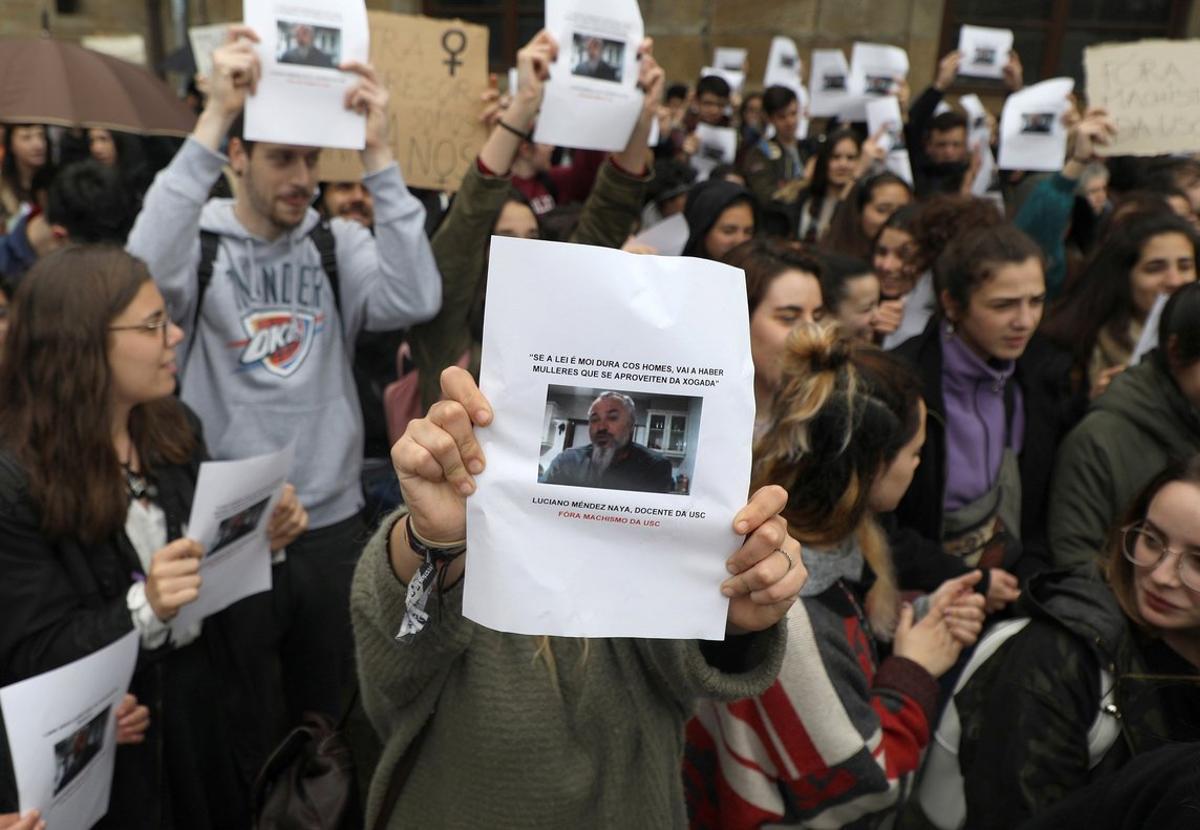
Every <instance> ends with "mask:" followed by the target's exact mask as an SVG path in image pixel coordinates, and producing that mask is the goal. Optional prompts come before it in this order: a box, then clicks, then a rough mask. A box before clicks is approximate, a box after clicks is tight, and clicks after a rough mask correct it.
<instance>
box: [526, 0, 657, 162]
mask: <svg viewBox="0 0 1200 830" xmlns="http://www.w3.org/2000/svg"><path fill="white" fill-rule="evenodd" d="M546 28H547V29H548V30H550V32H551V33H552V34H553V35H554V37H555V38H556V39H557V40H558V59H557V60H556V61H555V62H554V65H553V66H552V67H551V68H550V80H549V81H547V82H546V91H545V95H544V97H543V99H542V110H541V113H540V115H539V116H538V121H537V128H536V129H535V131H534V140H535V141H537V142H539V143H542V144H554V145H556V146H559V147H573V148H577V149H583V150H607V151H609V152H617V151H620V150H623V149H625V145H626V144H627V143H629V134H630V133H631V132H632V131H633V125H634V124H635V123H636V122H637V118H638V113H639V112H640V111H641V108H642V93H641V92H640V91H639V90H638V88H637V82H638V56H637V50H638V46H639V45H641V42H642V33H643V27H642V13H641V11H640V10H639V8H638V4H637V0H606V2H605V3H603V4H597V3H593V2H591V0H546Z"/></svg>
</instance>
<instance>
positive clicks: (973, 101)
mask: <svg viewBox="0 0 1200 830" xmlns="http://www.w3.org/2000/svg"><path fill="white" fill-rule="evenodd" d="M958 103H959V105H960V106H961V107H962V108H963V111H964V112H966V114H967V149H968V150H969V151H970V152H971V153H979V158H980V164H979V170H978V171H977V172H976V173H975V179H974V181H972V182H971V193H972V194H974V195H976V196H982V195H983V194H985V193H987V192H988V190H990V189H991V187H992V181H993V179H994V177H995V174H996V154H995V152H993V150H992V130H991V127H989V126H988V119H987V110H985V109H984V106H983V101H981V100H979V96H978V95H975V94H970V95H964V96H962V97H961V98H959V99H958Z"/></svg>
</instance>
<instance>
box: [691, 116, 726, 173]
mask: <svg viewBox="0 0 1200 830" xmlns="http://www.w3.org/2000/svg"><path fill="white" fill-rule="evenodd" d="M696 139H697V140H698V141H699V143H700V147H699V149H698V150H696V152H695V153H693V154H692V159H691V162H692V169H693V170H695V171H696V181H698V182H702V181H705V180H706V179H708V176H709V174H710V173H712V171H713V168H714V167H716V166H717V165H718V164H733V162H734V160H735V159H736V158H737V130H735V129H734V128H733V127H714V126H712V125H711V124H704V123H700V124H697V125H696Z"/></svg>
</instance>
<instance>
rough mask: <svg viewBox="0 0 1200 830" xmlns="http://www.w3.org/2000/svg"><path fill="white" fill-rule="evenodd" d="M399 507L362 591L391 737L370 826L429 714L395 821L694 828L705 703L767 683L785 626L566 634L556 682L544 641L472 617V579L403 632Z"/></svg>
mask: <svg viewBox="0 0 1200 830" xmlns="http://www.w3.org/2000/svg"><path fill="white" fill-rule="evenodd" d="M398 515H399V514H396V515H394V516H393V517H392V518H391V519H388V520H385V521H384V522H383V525H382V526H381V528H380V530H379V531H378V532H377V533H376V534H375V536H374V538H372V539H371V541H370V542H369V543H368V544H367V547H366V549H365V550H364V551H363V555H362V558H361V560H360V561H359V565H358V570H357V572H356V574H355V578H354V586H353V589H352V591H351V598H350V601H351V609H352V612H353V617H354V633H355V642H356V647H357V656H358V670H359V677H360V685H361V690H362V700H363V706H364V708H365V709H366V712H367V716H368V717H369V718H370V719H371V722H372V724H373V725H374V726H375V730H376V732H378V734H379V736H380V738H381V739H382V741H383V743H384V749H383V754H382V756H381V758H380V762H379V766H378V768H377V771H376V775H375V779H374V781H372V784H371V789H370V795H369V798H368V804H367V813H368V816H367V824H366V826H368V827H372V826H374V823H375V821H376V816H377V815H378V813H379V811H380V808H381V802H382V800H383V796H384V793H385V791H386V790H387V785H388V782H389V780H390V779H391V778H392V775H393V772H394V770H395V767H396V765H397V764H398V763H399V762H400V760H401V759H402V758H404V756H405V751H406V750H407V748H408V746H409V744H410V743H411V742H412V740H413V738H414V736H416V735H417V733H418V731H419V730H420V729H421V728H422V726H424V725H425V724H426V722H427V721H428V722H429V726H428V729H427V730H426V732H425V734H424V737H423V738H422V741H421V744H420V748H419V750H418V752H417V755H416V758H415V763H414V764H413V765H412V772H411V774H410V775H409V777H408V779H407V781H406V782H405V784H404V788H403V790H402V792H401V794H400V798H399V801H398V803H397V806H396V809H395V811H394V812H393V813H392V816H391V818H390V821H389V823H388V825H387V826H388V827H389V828H393V830H398V828H401V827H431V828H432V827H436V828H471V829H472V830H474V828H484V827H487V828H518V827H519V828H522V830H539V828H547V830H549V829H550V828H553V829H554V830H558V828H568V827H569V828H581V829H582V830H587V828H597V830H600V829H601V828H604V829H605V830H607V828H635V827H636V828H640V827H646V828H651V827H652V828H665V829H666V830H669V829H670V828H683V827H685V826H686V821H687V818H686V814H685V809H684V796H683V777H682V774H681V772H680V771H681V769H682V763H683V740H684V723H685V721H686V720H687V718H688V717H689V716H690V715H691V713H692V708H693V704H694V701H695V700H696V699H697V698H699V697H715V698H719V699H722V700H736V699H739V698H743V697H751V696H753V695H757V694H760V693H762V692H763V691H765V690H766V689H767V687H768V686H769V685H770V684H771V683H772V682H773V681H774V678H775V676H776V674H777V673H778V672H779V667H780V664H781V662H782V660H783V653H784V649H785V647H786V636H787V635H786V630H785V628H784V626H783V625H776V626H773V627H772V628H770V629H768V630H767V631H765V632H762V633H760V634H754V635H750V636H747V637H738V638H735V640H732V641H726V642H725V643H703V644H702V643H699V642H697V641H694V640H693V641H684V640H653V639H592V640H587V641H584V640H579V639H572V638H552V639H551V644H552V645H551V648H552V650H553V653H554V658H555V668H554V669H553V671H554V674H555V677H556V678H557V684H555V682H554V681H552V679H551V675H550V671H551V670H550V669H548V668H547V665H546V662H545V661H543V659H541V658H540V657H537V656H536V651H537V648H538V643H539V639H540V638H538V637H526V636H520V635H516V634H504V633H501V632H498V631H493V630H491V629H488V628H484V627H483V626H480V625H476V624H475V623H473V622H471V621H470V620H468V619H466V618H465V617H463V616H462V587H461V585H459V586H455V587H453V588H449V589H447V590H446V592H445V593H444V594H442V595H438V594H437V593H436V592H435V593H433V594H432V595H431V596H430V598H429V604H428V605H427V606H426V611H427V612H428V613H429V615H430V622H429V624H428V626H427V627H426V629H425V630H423V631H421V632H420V633H418V634H416V635H414V636H412V637H411V642H397V641H396V639H395V636H396V632H397V629H398V628H399V626H400V621H401V619H402V617H403V615H404V601H405V593H406V588H405V585H404V584H403V583H401V582H400V580H399V579H397V578H396V575H395V573H394V572H393V570H392V567H391V562H390V560H389V558H388V552H387V537H388V533H389V532H390V530H391V528H392V524H393V522H394V521H395V519H396V518H397V517H398ZM470 555H471V554H470V553H468V554H467V556H470ZM536 595H537V589H536V586H531V598H532V601H535V602H536ZM585 642H586V651H585V650H584V649H585V646H584V643H585ZM719 666H722V667H724V668H719Z"/></svg>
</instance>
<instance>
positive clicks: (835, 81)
mask: <svg viewBox="0 0 1200 830" xmlns="http://www.w3.org/2000/svg"><path fill="white" fill-rule="evenodd" d="M808 81H809V93H810V94H809V104H808V107H809V112H810V113H811V114H812V117H813V118H832V117H833V116H835V115H840V114H841V113H842V111H843V110H845V109H846V108H847V107H848V106H850V105H851V104H852V103H853V100H854V96H852V95H851V93H850V65H849V64H848V63H846V56H845V54H843V52H842V50H841V49H814V50H813V53H812V76H811V77H810V78H809V79H808Z"/></svg>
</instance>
